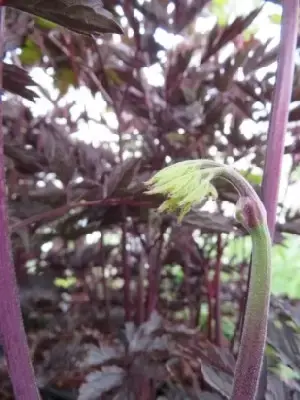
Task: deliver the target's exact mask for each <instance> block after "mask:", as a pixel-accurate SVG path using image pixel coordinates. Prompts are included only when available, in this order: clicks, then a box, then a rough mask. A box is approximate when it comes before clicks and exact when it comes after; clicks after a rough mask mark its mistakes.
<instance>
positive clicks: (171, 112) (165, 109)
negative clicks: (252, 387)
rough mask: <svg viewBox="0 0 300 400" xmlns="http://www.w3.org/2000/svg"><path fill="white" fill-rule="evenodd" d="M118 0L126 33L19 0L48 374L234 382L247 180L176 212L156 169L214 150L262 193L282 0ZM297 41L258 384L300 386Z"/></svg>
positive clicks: (19, 262) (14, 226) (21, 239)
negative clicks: (237, 215) (240, 213)
mask: <svg viewBox="0 0 300 400" xmlns="http://www.w3.org/2000/svg"><path fill="white" fill-rule="evenodd" d="M103 3H104V5H105V6H106V7H107V9H109V10H110V11H111V12H112V13H114V15H115V16H116V19H117V20H118V21H119V23H120V25H121V26H122V27H123V29H124V35H117V34H104V35H102V36H101V37H85V36H80V35H77V34H74V33H71V32H70V31H68V30H66V29H64V28H61V27H59V26H58V25H55V24H53V23H50V22H48V21H46V20H44V19H42V18H38V17H32V16H30V15H28V14H25V13H21V12H19V11H17V10H15V9H9V8H8V9H7V12H6V33H5V58H4V62H5V64H4V76H3V82H4V88H5V89H6V90H5V92H4V94H3V125H4V128H3V129H4V134H5V143H4V152H5V159H6V177H7V196H8V212H9V223H10V229H11V240H12V250H13V256H14V262H15V269H16V274H17V278H18V283H19V287H20V297H21V302H22V310H23V316H24V322H25V326H26V330H27V334H28V338H29V343H30V348H31V353H32V357H33V360H34V365H35V369H36V375H37V380H38V384H39V386H40V388H41V390H42V393H43V396H44V397H43V398H45V399H49V400H50V399H53V400H54V399H77V398H78V399H79V400H97V399H114V400H121V399H124V400H126V399H128V400H131V399H132V400H134V399H143V400H153V399H159V400H168V399H172V400H189V399H191V400H192V399H203V400H210V399H211V400H214V399H215V400H218V399H223V398H225V399H226V398H228V396H229V394H230V390H231V384H232V378H233V369H234V357H235V356H236V354H237V349H238V340H239V333H240V327H241V324H242V315H243V310H244V303H245V296H244V293H245V290H246V287H247V276H248V268H249V261H250V254H251V240H250V237H248V236H247V235H246V233H245V232H244V231H243V229H242V227H241V226H239V225H238V224H237V223H236V221H235V219H234V209H235V202H236V200H237V195H236V193H235V192H234V191H233V190H232V188H231V187H230V186H227V185H226V184H224V183H218V190H219V194H220V195H219V199H218V201H217V202H216V201H214V202H213V201H208V202H207V203H206V204H205V205H203V206H202V207H195V208H194V209H193V210H192V211H191V212H190V213H189V214H188V215H187V216H186V217H185V218H184V220H183V222H182V223H181V224H178V222H177V220H176V216H174V215H159V214H157V212H156V211H155V209H156V208H157V207H158V205H159V204H160V203H161V201H162V200H163V199H162V198H161V197H160V196H149V195H145V194H144V193H143V191H144V185H143V182H145V181H146V180H147V179H149V178H150V177H151V176H152V175H153V174H154V173H155V172H156V171H157V170H159V169H161V168H162V167H163V166H165V165H168V164H171V163H174V162H177V161H181V160H185V159H192V158H194V159H197V158H211V159H214V160H216V161H220V162H224V163H226V164H229V165H233V166H234V167H235V168H236V169H237V170H238V171H239V172H240V173H242V174H243V175H244V176H245V178H246V179H248V181H249V182H250V183H251V184H252V185H253V186H254V187H255V189H256V190H257V192H258V193H260V185H261V181H262V171H263V165H264V159H265V153H266V145H267V143H266V137H267V129H268V122H269V118H270V109H271V100H272V93H273V89H274V83H275V73H276V67H277V62H276V57H277V53H278V43H279V38H280V22H281V12H282V9H281V6H280V4H279V2H276V1H274V2H262V1H259V0H252V1H247V2H241V1H237V0H211V1H209V0H184V1H183V0H177V1H169V0H151V1H150V0H149V1H148V0H132V1H129V0H107V1H103ZM277 3H278V4H277ZM299 47H300V41H299ZM296 51H297V57H296V61H297V65H296V69H295V78H294V86H293V94H292V101H291V105H290V113H289V124H288V131H287V134H286V146H285V155H284V163H283V169H282V177H281V187H280V199H279V205H278V224H277V227H276V234H275V245H274V248H273V267H272V268H273V269H272V299H271V310H270V316H269V331H268V339H267V349H266V355H267V359H268V376H266V377H265V380H266V384H267V392H264V393H259V396H260V397H259V400H260V399H268V400H270V399H278V400H281V399H283V400H284V399H290V400H292V399H293V400H295V399H300V342H299V332H300V328H299V320H300V302H299V299H300V257H299V254H300V253H299V247H300V240H299V234H300V201H299V195H300V183H299V179H300V167H299V161H300V58H299V55H298V51H299V50H298V49H297V50H296ZM287 62H288V61H287ZM0 382H1V383H0V395H1V399H10V398H12V397H11V396H12V395H11V388H10V383H9V379H8V376H7V372H6V366H5V361H4V359H3V358H2V359H1V365H0Z"/></svg>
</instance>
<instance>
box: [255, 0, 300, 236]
mask: <svg viewBox="0 0 300 400" xmlns="http://www.w3.org/2000/svg"><path fill="white" fill-rule="evenodd" d="M298 3H299V0H283V2H282V5H283V13H282V28H281V39H280V45H279V55H278V68H277V74H276V84H275V90H274V97H273V102H272V112H271V120H270V125H269V131H268V141H267V153H266V162H265V168H264V176H263V183H262V200H263V203H264V205H265V207H266V210H267V219H268V227H269V231H270V235H271V237H272V238H273V236H274V230H275V224H276V209H277V201H278V191H279V184H280V176H281V166H282V158H283V154H284V139H285V132H286V128H287V121H288V114H289V104H290V100H291V93H292V86H293V75H294V68H295V49H296V41H297V32H298Z"/></svg>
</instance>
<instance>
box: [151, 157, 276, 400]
mask: <svg viewBox="0 0 300 400" xmlns="http://www.w3.org/2000/svg"><path fill="white" fill-rule="evenodd" d="M216 178H220V179H224V180H226V181H227V182H229V183H231V185H232V186H233V187H234V189H235V190H236V191H237V192H238V194H239V201H238V203H237V205H236V219H237V221H238V222H240V223H241V224H242V225H243V226H244V227H245V229H246V230H247V231H248V232H249V234H250V235H251V239H252V262H251V274H250V280H249V287H248V299H247V305H246V310H245V316H244V325H243V332H242V337H241V342H240V346H239V353H238V358H237V362H236V368H235V374H234V383H233V390H232V395H231V400H254V399H255V396H256V391H257V384H258V379H259V374H260V369H261V365H262V359H263V354H264V348H265V341H266V332H267V321H268V308H269V298H270V276H271V273H270V271H271V239H270V234H269V230H268V226H267V219H266V210H265V208H264V206H263V204H262V202H261V201H260V199H259V197H258V195H257V193H256V192H255V190H254V189H253V188H252V187H251V185H250V184H249V183H248V182H247V181H246V179H245V178H244V177H243V176H242V175H240V174H239V173H238V172H237V171H235V170H234V169H233V168H231V167H229V166H227V165H223V164H220V163H217V162H214V161H211V160H189V161H182V162H179V163H177V164H174V165H171V166H168V167H166V168H163V169H162V170H161V171H159V172H157V173H156V174H155V175H154V176H153V177H152V178H151V179H150V180H149V181H148V182H146V186H147V187H148V189H149V190H148V192H146V193H149V194H161V195H163V196H165V197H166V200H165V201H164V202H163V203H162V204H161V206H160V207H159V208H158V211H160V212H162V211H171V212H174V211H176V210H179V220H181V219H182V218H183V217H184V216H185V215H186V214H187V213H188V212H189V211H190V209H191V207H192V206H193V205H194V204H199V203H201V202H202V201H203V200H205V199H207V198H208V197H209V196H213V197H215V198H216V197H217V191H216V188H215V187H214V186H213V183H212V182H213V180H214V179H216Z"/></svg>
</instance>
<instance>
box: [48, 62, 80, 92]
mask: <svg viewBox="0 0 300 400" xmlns="http://www.w3.org/2000/svg"><path fill="white" fill-rule="evenodd" d="M76 84H77V79H76V75H75V73H74V71H72V70H71V69H70V68H60V69H59V70H58V71H57V72H56V75H55V78H54V86H55V87H56V88H57V89H59V90H60V92H61V94H66V93H67V91H68V90H69V87H70V86H75V85H76Z"/></svg>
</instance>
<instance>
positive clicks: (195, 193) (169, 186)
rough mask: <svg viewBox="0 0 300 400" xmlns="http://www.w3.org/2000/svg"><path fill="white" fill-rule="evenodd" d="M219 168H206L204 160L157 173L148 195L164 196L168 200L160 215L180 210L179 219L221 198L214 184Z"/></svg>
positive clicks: (183, 163) (147, 184) (164, 203)
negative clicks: (212, 200)
mask: <svg viewBox="0 0 300 400" xmlns="http://www.w3.org/2000/svg"><path fill="white" fill-rule="evenodd" d="M218 170H219V168H218V167H217V168H216V167H205V163H204V162H202V161H201V160H190V161H182V162H179V163H177V164H174V165H171V166H168V167H166V168H164V169H162V170H161V171H159V172H157V173H156V174H155V175H154V176H153V177H152V178H151V179H150V180H149V181H147V182H146V183H145V184H146V186H147V187H148V188H149V190H148V191H147V192H146V193H148V194H162V195H165V196H166V197H167V200H165V201H164V202H163V203H162V204H161V206H160V207H159V208H158V211H159V212H163V211H169V212H174V211H176V210H180V211H179V220H182V218H183V217H184V216H185V215H186V214H187V213H188V212H189V211H190V210H191V208H192V206H193V205H195V204H199V203H200V202H202V200H204V199H206V198H208V197H209V196H212V197H214V198H216V197H217V191H216V189H215V187H214V186H213V184H212V183H211V181H212V180H213V179H214V177H215V175H216V174H217V172H218Z"/></svg>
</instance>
